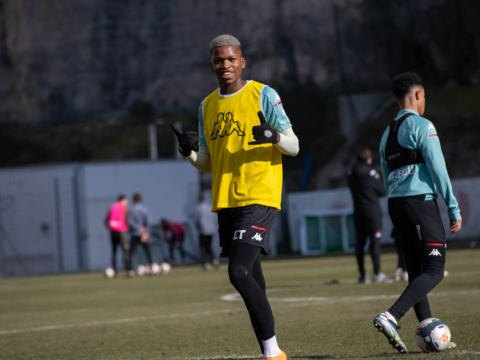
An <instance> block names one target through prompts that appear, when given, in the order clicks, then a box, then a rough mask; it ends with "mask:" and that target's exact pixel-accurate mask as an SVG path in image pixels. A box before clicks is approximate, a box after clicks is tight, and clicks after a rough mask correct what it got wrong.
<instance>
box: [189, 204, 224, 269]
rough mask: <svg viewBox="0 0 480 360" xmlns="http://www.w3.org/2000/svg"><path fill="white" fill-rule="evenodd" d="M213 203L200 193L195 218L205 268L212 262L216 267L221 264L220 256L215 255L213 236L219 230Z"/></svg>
mask: <svg viewBox="0 0 480 360" xmlns="http://www.w3.org/2000/svg"><path fill="white" fill-rule="evenodd" d="M211 209H212V204H210V203H209V202H207V200H206V199H205V196H204V195H203V194H200V196H199V197H198V204H197V206H196V208H195V212H194V219H195V225H196V226H197V229H198V233H199V234H200V239H199V242H200V251H201V253H202V267H203V269H204V270H208V269H209V268H210V262H212V263H213V265H214V266H215V267H218V265H219V264H220V262H219V260H218V258H217V257H216V256H215V255H213V251H212V238H213V235H215V233H216V232H217V231H218V221H217V217H216V215H215V213H212V210H211Z"/></svg>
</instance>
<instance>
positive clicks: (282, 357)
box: [265, 350, 288, 360]
mask: <svg viewBox="0 0 480 360" xmlns="http://www.w3.org/2000/svg"><path fill="white" fill-rule="evenodd" d="M280 351H282V350H280ZM265 360H288V358H287V354H285V353H284V352H283V351H282V353H281V354H280V355H278V356H275V357H267V358H265Z"/></svg>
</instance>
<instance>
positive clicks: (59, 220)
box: [53, 177, 64, 273]
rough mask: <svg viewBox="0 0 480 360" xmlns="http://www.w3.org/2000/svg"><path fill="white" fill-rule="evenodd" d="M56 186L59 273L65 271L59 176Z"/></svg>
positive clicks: (54, 184)
mask: <svg viewBox="0 0 480 360" xmlns="http://www.w3.org/2000/svg"><path fill="white" fill-rule="evenodd" d="M53 186H54V196H55V222H56V223H57V224H56V225H57V226H56V232H57V270H58V272H59V273H63V271H64V266H63V243H62V242H63V238H62V217H61V209H60V206H61V204H60V184H59V181H58V177H56V178H55V180H54V182H53Z"/></svg>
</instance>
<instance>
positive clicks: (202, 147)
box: [172, 101, 212, 172]
mask: <svg viewBox="0 0 480 360" xmlns="http://www.w3.org/2000/svg"><path fill="white" fill-rule="evenodd" d="M172 129H173V131H174V132H175V135H177V139H178V147H179V150H180V154H182V155H183V156H184V157H186V158H187V160H188V162H189V163H190V164H192V165H193V166H194V167H195V168H197V169H198V170H200V171H202V172H210V171H211V169H212V166H211V163H210V153H209V152H208V148H207V142H206V141H205V133H204V131H203V101H202V103H201V104H200V108H199V109H198V134H197V133H196V132H193V131H187V132H185V133H183V134H182V133H180V132H179V131H178V130H177V129H176V128H175V127H174V126H172Z"/></svg>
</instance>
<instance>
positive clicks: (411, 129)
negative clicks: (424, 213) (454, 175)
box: [380, 109, 462, 221]
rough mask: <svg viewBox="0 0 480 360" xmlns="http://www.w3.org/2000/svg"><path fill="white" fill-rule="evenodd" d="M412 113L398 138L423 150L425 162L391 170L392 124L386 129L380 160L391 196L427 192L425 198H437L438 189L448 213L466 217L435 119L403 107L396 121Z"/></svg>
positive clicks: (414, 148)
mask: <svg viewBox="0 0 480 360" xmlns="http://www.w3.org/2000/svg"><path fill="white" fill-rule="evenodd" d="M408 112H409V113H412V114H413V115H411V116H409V117H408V118H407V119H406V120H405V121H404V122H403V124H402V125H401V126H400V128H399V129H398V142H399V143H400V145H401V146H403V147H404V148H407V149H411V150H420V152H421V153H422V156H423V159H424V160H425V163H421V164H412V165H407V166H403V167H401V168H399V169H397V170H394V171H390V169H389V168H388V165H387V160H386V157H385V146H386V144H387V139H388V134H389V132H390V126H388V127H387V130H385V132H384V134H383V136H382V141H381V142H380V162H381V165H382V175H383V181H384V184H385V188H386V189H387V192H388V197H390V198H394V197H406V196H417V195H425V200H432V199H436V198H437V190H438V192H439V193H440V195H441V196H442V198H443V200H444V201H445V204H446V205H447V207H448V217H449V218H450V220H453V221H457V220H460V219H461V218H462V217H461V215H460V209H459V208H458V202H457V199H456V198H455V196H454V195H453V191H452V183H451V182H450V178H449V176H448V172H447V167H446V165H445V158H444V157H443V153H442V148H441V146H440V139H439V138H438V135H437V131H436V130H435V127H434V126H433V124H432V122H431V121H429V120H427V119H425V118H423V117H421V116H420V115H419V114H418V113H417V112H416V111H414V110H411V109H404V110H401V111H400V112H399V113H398V115H397V117H396V118H395V121H397V120H398V119H400V118H401V117H402V116H403V115H405V114H406V113H408Z"/></svg>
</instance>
